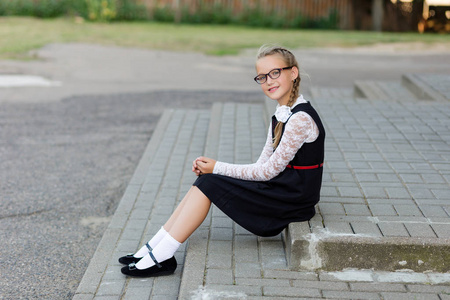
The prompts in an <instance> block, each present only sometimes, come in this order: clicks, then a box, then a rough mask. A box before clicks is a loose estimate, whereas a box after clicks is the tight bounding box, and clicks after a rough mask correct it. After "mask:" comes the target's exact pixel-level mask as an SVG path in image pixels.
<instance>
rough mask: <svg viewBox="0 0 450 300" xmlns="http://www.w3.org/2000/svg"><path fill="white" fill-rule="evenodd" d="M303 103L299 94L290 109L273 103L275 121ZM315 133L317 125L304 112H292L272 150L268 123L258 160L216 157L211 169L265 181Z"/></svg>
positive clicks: (237, 176) (238, 176) (270, 131)
mask: <svg viewBox="0 0 450 300" xmlns="http://www.w3.org/2000/svg"><path fill="white" fill-rule="evenodd" d="M300 103H306V101H305V99H303V96H302V95H300V97H299V98H298V99H297V101H296V102H295V104H294V105H293V106H292V108H291V109H286V106H285V105H283V106H279V105H278V106H277V111H276V112H275V116H276V117H277V120H278V121H279V122H281V121H284V122H286V120H287V118H288V117H289V116H290V115H291V114H292V113H291V112H290V110H292V109H293V108H294V107H295V106H296V105H298V104H300ZM318 136H319V128H318V127H317V125H316V123H315V122H314V120H313V119H312V118H311V116H310V115H308V114H307V113H305V112H303V111H300V112H298V113H296V114H294V115H293V116H292V117H291V118H290V119H289V122H288V123H287V124H286V125H285V129H284V133H283V136H282V138H281V141H280V143H279V144H278V147H277V148H276V150H275V151H273V147H272V126H271V125H270V126H269V131H268V133H267V139H266V144H265V145H264V148H263V151H262V153H261V155H260V156H259V158H258V160H257V161H256V163H254V164H245V165H238V164H229V163H225V162H221V161H217V162H216V165H215V166H214V170H213V173H214V174H219V175H225V176H229V177H234V178H238V179H244V180H253V181H267V180H270V179H272V178H274V177H276V176H277V175H278V174H280V173H281V172H282V171H283V170H284V169H285V168H286V166H287V165H288V164H289V162H290V161H291V160H292V159H293V158H294V156H295V154H296V153H297V151H298V149H300V147H301V146H302V145H303V144H304V143H312V142H314V141H315V140H316V139H317V137H318Z"/></svg>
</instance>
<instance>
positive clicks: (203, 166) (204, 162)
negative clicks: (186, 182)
mask: <svg viewBox="0 0 450 300" xmlns="http://www.w3.org/2000/svg"><path fill="white" fill-rule="evenodd" d="M215 165H216V160H214V159H212V158H208V157H204V156H200V157H197V158H196V159H195V160H194V161H193V162H192V172H194V173H195V174H196V175H197V176H200V175H203V174H209V173H212V172H213V170H214V166H215Z"/></svg>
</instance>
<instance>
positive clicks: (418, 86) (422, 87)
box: [402, 74, 447, 101]
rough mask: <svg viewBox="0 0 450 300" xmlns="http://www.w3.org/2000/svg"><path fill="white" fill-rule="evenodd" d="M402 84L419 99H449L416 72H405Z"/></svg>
mask: <svg viewBox="0 0 450 300" xmlns="http://www.w3.org/2000/svg"><path fill="white" fill-rule="evenodd" d="M402 84H403V86H405V87H406V88H407V89H409V90H410V91H412V92H413V93H414V94H415V95H416V96H417V97H418V98H419V99H427V100H435V101H447V99H445V98H444V97H443V96H442V95H441V94H440V93H439V92H437V91H436V90H434V89H433V88H432V87H430V86H429V85H428V84H427V83H425V82H423V81H422V80H421V79H420V78H419V77H418V76H417V75H416V74H404V75H403V76H402Z"/></svg>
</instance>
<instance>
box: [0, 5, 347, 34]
mask: <svg viewBox="0 0 450 300" xmlns="http://www.w3.org/2000/svg"><path fill="white" fill-rule="evenodd" d="M199 3H200V5H199V7H198V9H197V10H196V11H195V12H191V10H190V9H189V7H183V8H182V9H181V20H180V22H181V23H188V24H237V25H244V26H252V27H269V28H319V29H335V28H337V27H338V21H339V16H338V13H337V11H336V10H332V11H330V13H329V15H328V17H324V18H318V19H310V18H306V17H304V16H302V15H298V16H297V17H295V18H293V19H291V18H287V17H286V16H285V15H282V14H277V13H275V12H265V11H263V10H262V9H260V8H246V9H244V10H243V11H242V12H241V13H240V14H237V15H233V12H232V11H231V10H230V9H228V8H227V7H226V6H224V5H220V4H215V5H212V6H211V5H207V4H205V2H202V1H199ZM1 15H3V16H5V15H18V16H35V17H40V18H54V17H58V16H64V15H77V16H81V17H83V18H84V19H87V20H90V21H100V22H110V21H142V20H152V21H157V22H174V21H175V11H174V10H173V9H172V8H171V7H170V6H163V7H157V8H155V9H154V10H153V12H152V13H151V14H149V13H148V9H147V7H146V6H145V5H144V4H140V2H138V1H137V0H0V16H1Z"/></svg>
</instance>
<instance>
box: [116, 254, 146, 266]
mask: <svg viewBox="0 0 450 300" xmlns="http://www.w3.org/2000/svg"><path fill="white" fill-rule="evenodd" d="M141 258H142V257H139V258H137V257H134V256H133V253H130V254H127V255H125V256H122V257H121V258H119V262H120V263H121V264H124V265H129V264H135V263H137V262H138V261H140V260H141Z"/></svg>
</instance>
